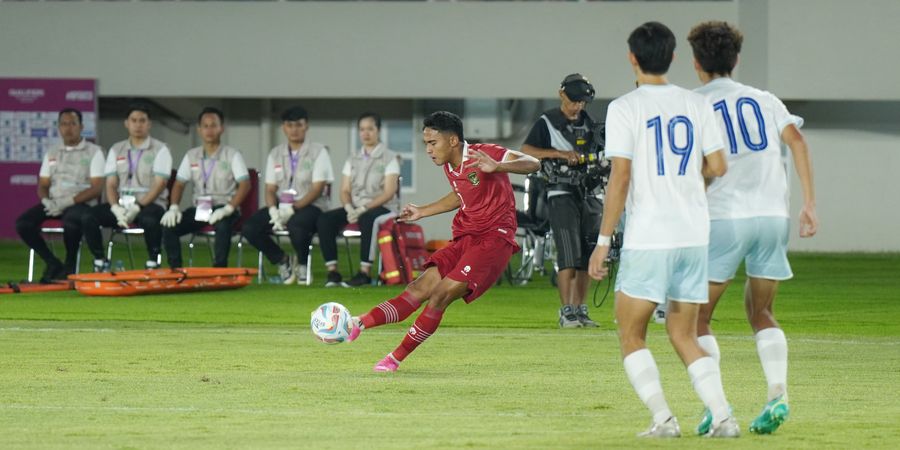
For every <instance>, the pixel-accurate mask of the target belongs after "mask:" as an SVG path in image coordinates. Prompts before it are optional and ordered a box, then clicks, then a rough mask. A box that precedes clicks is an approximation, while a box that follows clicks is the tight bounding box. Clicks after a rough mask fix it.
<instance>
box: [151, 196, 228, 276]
mask: <svg viewBox="0 0 900 450" xmlns="http://www.w3.org/2000/svg"><path fill="white" fill-rule="evenodd" d="M223 206H225V205H215V206H214V207H213V211H215V210H217V209H219V208H221V207H223ZM196 212H197V208H196V207H193V206H192V207H190V208H188V209H186V210H184V212H183V213H182V215H181V222H179V223H178V224H177V225H175V226H174V227H172V228H167V227H162V237H163V247H165V249H166V259H167V260H168V261H169V267H171V268H173V269H177V268H179V267H181V266H182V265H183V263H182V261H181V239H180V238H181V236H184V235H185V234H188V233H195V232H197V231H200V230H201V229H202V228H203V227H205V226H208V225H209V224H208V223H206V222H197V221H196V220H194V214H195V213H196ZM160 217H162V216H160ZM240 217H241V215H240V213H239V212H238V211H237V210H235V211H234V213H233V214H231V215H230V216H228V217H226V218H224V219H222V220H220V221H218V222H216V223H215V224H214V225H213V226H212V227H213V229H214V230H215V233H216V236H215V238H214V239H213V267H228V252H230V251H231V234H232V230H233V229H234V223H235V222H237V220H238V219H240Z"/></svg>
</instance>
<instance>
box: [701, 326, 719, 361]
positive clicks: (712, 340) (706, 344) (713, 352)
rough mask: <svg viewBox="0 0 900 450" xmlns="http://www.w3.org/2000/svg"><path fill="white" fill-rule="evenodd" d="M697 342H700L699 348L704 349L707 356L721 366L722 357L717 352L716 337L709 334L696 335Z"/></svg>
mask: <svg viewBox="0 0 900 450" xmlns="http://www.w3.org/2000/svg"><path fill="white" fill-rule="evenodd" d="M697 342H699V343H700V348H702V349H703V351H705V352H706V354H708V355H709V357H710V358H712V359H713V360H714V361H715V362H716V364H718V365H720V366H721V360H722V358H721V355H720V354H719V343H718V342H716V337H715V336H713V335H711V334H707V335H705V336H700V337H698V338H697Z"/></svg>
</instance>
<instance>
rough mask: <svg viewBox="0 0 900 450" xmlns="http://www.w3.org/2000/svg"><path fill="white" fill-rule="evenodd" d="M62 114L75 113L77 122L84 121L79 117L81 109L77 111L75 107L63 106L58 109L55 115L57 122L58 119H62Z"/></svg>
mask: <svg viewBox="0 0 900 450" xmlns="http://www.w3.org/2000/svg"><path fill="white" fill-rule="evenodd" d="M63 114H75V115H76V116H78V124H79V125H81V124H83V123H84V121H82V119H81V111H79V110H77V109H75V108H63V109H61V110H59V115H57V116H56V121H57V122H59V120H60V119H62V116H63Z"/></svg>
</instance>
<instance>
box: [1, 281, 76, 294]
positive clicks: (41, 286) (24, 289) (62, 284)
mask: <svg viewBox="0 0 900 450" xmlns="http://www.w3.org/2000/svg"><path fill="white" fill-rule="evenodd" d="M72 285H73V283H72V282H71V281H55V282H53V283H4V284H0V294H30V293H35V292H53V291H69V290H72V289H73V286H72Z"/></svg>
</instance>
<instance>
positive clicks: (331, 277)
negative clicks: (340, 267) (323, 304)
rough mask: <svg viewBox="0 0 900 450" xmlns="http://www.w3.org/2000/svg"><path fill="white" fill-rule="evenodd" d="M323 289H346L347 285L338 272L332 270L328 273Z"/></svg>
mask: <svg viewBox="0 0 900 450" xmlns="http://www.w3.org/2000/svg"><path fill="white" fill-rule="evenodd" d="M325 287H347V283H344V278H343V277H341V273H340V272H338V271H337V270H332V271H331V272H328V280H327V281H326V282H325Z"/></svg>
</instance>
